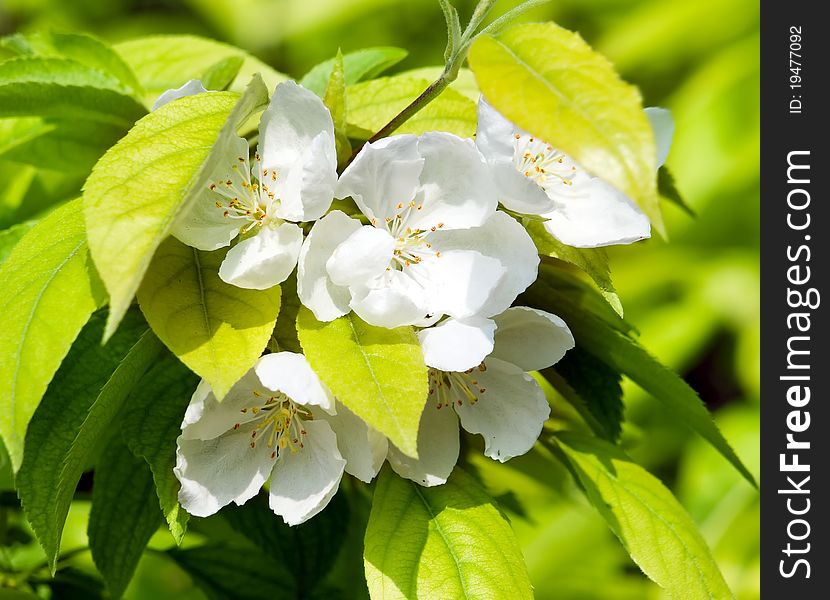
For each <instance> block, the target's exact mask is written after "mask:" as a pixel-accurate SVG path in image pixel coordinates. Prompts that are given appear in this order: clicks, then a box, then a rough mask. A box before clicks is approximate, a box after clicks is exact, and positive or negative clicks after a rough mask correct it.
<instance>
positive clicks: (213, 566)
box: [167, 517, 297, 600]
mask: <svg viewBox="0 0 830 600" xmlns="http://www.w3.org/2000/svg"><path fill="white" fill-rule="evenodd" d="M274 518H276V517H274ZM167 555H168V556H169V557H170V558H171V559H173V561H174V562H175V563H176V564H177V565H179V566H180V567H181V568H182V569H184V570H185V571H186V572H187V574H188V575H190V576H191V577H192V578H193V582H194V583H195V584H196V585H197V586H198V587H199V588H200V589H201V590H202V591H203V592H204V593H205V596H207V597H208V599H209V600H262V599H263V598H269V599H272V600H296V598H297V595H296V594H294V593H292V592H293V590H291V588H290V587H289V586H287V585H286V583H287V582H286V578H287V576H288V575H287V574H286V570H285V569H284V568H283V567H282V565H280V564H279V563H274V559H273V558H271V557H270V556H266V555H265V554H264V553H263V552H262V551H261V550H259V549H254V548H250V547H244V546H243V547H239V546H229V545H225V544H208V545H205V546H197V547H195V548H187V549H172V550H168V551H167Z"/></svg>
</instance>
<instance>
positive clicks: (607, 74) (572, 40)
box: [469, 23, 664, 233]
mask: <svg viewBox="0 0 830 600" xmlns="http://www.w3.org/2000/svg"><path fill="white" fill-rule="evenodd" d="M469 61H470V66H471V68H472V70H473V72H474V73H475V75H476V80H477V81H478V85H479V87H480V88H481V91H482V93H483V94H484V96H485V97H486V98H487V100H488V101H489V102H490V103H491V104H492V105H493V106H494V107H495V108H496V109H497V110H498V111H499V112H501V113H502V114H503V115H504V116H505V117H507V118H508V119H509V120H511V121H513V122H514V123H516V124H517V125H518V126H519V127H521V128H522V129H525V130H527V131H530V132H531V133H533V134H534V135H537V136H539V137H540V138H541V139H543V140H545V141H547V142H548V143H550V144H553V145H554V146H556V147H558V148H560V149H561V150H563V151H564V152H566V153H567V154H569V155H570V156H572V157H573V158H574V160H576V161H577V162H578V163H580V164H581V165H582V166H584V167H585V168H586V169H587V170H588V171H590V172H591V173H593V174H595V175H598V176H600V177H602V178H603V179H605V180H607V181H608V182H609V183H611V184H612V185H614V186H615V187H617V188H618V189H620V190H621V191H623V192H624V193H626V194H627V195H628V196H629V197H630V198H632V199H634V200H635V201H636V202H637V203H638V204H639V205H640V206H641V207H642V208H643V210H644V211H645V213H646V214H647V215H648V217H649V219H651V223H652V225H653V226H654V227H655V229H657V230H658V231H659V232H661V233H664V227H663V221H662V217H661V214H660V206H659V203H658V200H657V187H656V176H655V174H656V170H657V165H656V163H655V160H656V158H655V157H656V155H657V153H656V150H655V142H654V134H653V133H652V130H651V126H650V125H649V122H648V119H647V118H646V116H645V113H644V112H643V107H642V101H641V98H640V94H639V92H638V91H637V89H636V88H635V87H633V86H631V85H628V84H626V83H625V82H623V81H622V80H621V79H620V77H619V76H618V75H617V73H616V71H615V70H614V67H613V66H612V65H611V63H610V62H608V60H607V59H605V58H604V57H603V56H601V55H600V54H598V53H596V52H595V51H594V50H593V49H591V47H590V46H588V44H586V43H585V42H584V41H583V39H582V38H581V37H580V36H579V35H578V34H576V33H573V32H571V31H568V30H566V29H563V28H561V27H559V26H558V25H555V24H554V23H532V24H523V25H514V26H512V27H510V28H508V29H506V30H504V31H503V32H502V33H500V34H499V35H498V36H496V37H493V36H490V35H483V36H480V37H479V38H478V39H476V41H475V42H474V43H473V45H472V46H471V47H470V55H469Z"/></svg>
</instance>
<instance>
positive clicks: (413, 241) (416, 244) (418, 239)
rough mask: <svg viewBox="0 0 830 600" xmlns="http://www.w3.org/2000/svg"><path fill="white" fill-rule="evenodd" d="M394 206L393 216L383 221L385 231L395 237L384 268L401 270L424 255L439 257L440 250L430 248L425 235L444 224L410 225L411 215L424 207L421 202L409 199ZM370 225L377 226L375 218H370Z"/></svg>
mask: <svg viewBox="0 0 830 600" xmlns="http://www.w3.org/2000/svg"><path fill="white" fill-rule="evenodd" d="M395 208H397V213H396V214H395V216H394V217H386V221H385V223H384V226H385V227H386V231H388V232H389V235H391V236H392V237H393V238H395V250H394V252H393V254H392V260H391V262H390V263H389V266H388V267H387V268H386V270H387V271H391V270H397V271H401V270H403V269H405V268H406V267H409V266H412V265H413V264H414V265H417V264H418V263H420V262H421V261H422V260H423V259H424V257H425V256H430V257H433V256H434V257H436V258H438V257H440V256H441V252H440V251H437V250H433V249H432V244H430V243H429V242H428V241H427V237H428V236H429V235H430V234H431V233H434V232H436V231H438V230H439V229H443V228H444V224H443V223H438V224H436V225H434V226H433V227H430V228H429V229H418V228H414V227H411V226H410V225H409V224H408V222H409V221H410V220H411V218H412V215H414V214H417V213H418V211H421V210H423V208H424V205H423V204H417V203H416V202H415V201H414V200H410V201H409V202H408V203H404V202H398V205H397V206H396V207H395ZM372 225H374V226H375V227H377V226H378V224H377V219H372Z"/></svg>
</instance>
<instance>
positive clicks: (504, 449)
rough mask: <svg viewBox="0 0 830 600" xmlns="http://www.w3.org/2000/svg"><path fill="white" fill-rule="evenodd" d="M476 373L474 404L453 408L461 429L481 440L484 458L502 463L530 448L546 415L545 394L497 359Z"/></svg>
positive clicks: (536, 384) (510, 366)
mask: <svg viewBox="0 0 830 600" xmlns="http://www.w3.org/2000/svg"><path fill="white" fill-rule="evenodd" d="M485 365H486V367H487V368H486V370H485V371H483V372H476V374H475V376H476V382H477V385H478V386H480V389H483V390H485V391H484V392H479V390H476V391H477V392H478V393H476V395H477V396H478V401H477V402H476V403H475V404H472V405H471V404H470V403H469V402H463V403H462V404H461V405H458V404H456V406H455V410H456V412H457V413H458V417H459V418H460V419H461V426H462V427H463V428H464V429H466V430H467V431H469V432H470V433H480V434H481V435H482V436H483V437H484V454H485V455H486V456H489V457H490V458H492V459H494V460H498V461H500V462H505V461H507V460H509V459H511V458H513V457H514V456H519V455H522V454H524V453H526V452H527V451H528V450H530V449H531V448H532V447H533V444H535V443H536V440H537V439H538V438H539V434H540V433H541V432H542V426H543V425H544V423H545V421H546V420H547V418H548V415H550V406H549V405H548V403H547V400H546V399H545V393H544V392H543V391H542V388H541V387H540V386H539V384H538V383H536V380H534V379H533V378H532V377H531V376H530V375H528V374H527V373H525V372H524V371H522V370H521V369H520V368H519V367H516V366H514V365H511V364H510V363H506V362H504V361H501V360H499V359H497V358H488V359H487V360H486V361H485Z"/></svg>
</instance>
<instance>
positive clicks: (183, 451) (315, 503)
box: [173, 352, 346, 525]
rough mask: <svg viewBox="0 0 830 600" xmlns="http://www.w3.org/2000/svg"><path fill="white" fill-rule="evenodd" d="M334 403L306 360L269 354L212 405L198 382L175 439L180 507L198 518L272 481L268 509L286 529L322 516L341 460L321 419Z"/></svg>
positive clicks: (209, 393)
mask: <svg viewBox="0 0 830 600" xmlns="http://www.w3.org/2000/svg"><path fill="white" fill-rule="evenodd" d="M333 412H334V398H333V397H332V396H331V393H330V392H329V391H328V390H327V389H326V387H325V386H324V385H323V384H322V383H321V382H320V380H319V379H318V378H317V375H316V374H315V373H314V371H312V370H311V367H310V366H309V364H308V362H307V361H306V359H305V357H304V356H303V355H301V354H294V353H292V352H280V353H277V354H268V355H266V356H263V357H262V358H260V359H259V361H258V362H257V364H256V365H255V366H254V367H253V368H252V369H251V370H250V371H248V373H247V374H246V375H245V376H244V377H243V378H242V379H240V380H239V382H237V383H236V385H234V387H233V388H231V391H230V392H228V395H227V396H226V397H225V398H224V399H223V400H222V402H217V400H216V397H215V396H214V395H213V392H212V391H211V390H210V386H209V385H208V384H207V383H206V382H205V381H204V380H203V381H202V382H201V383H200V384H199V386H198V387H197V388H196V392H195V393H194V394H193V397H192V398H191V400H190V405H189V406H188V407H187V411H186V413H185V416H184V421H183V422H182V433H181V435H180V436H179V438H178V440H177V448H176V467H175V468H174V470H173V472H174V473H175V475H176V477H177V478H178V479H179V481H180V482H181V490H180V491H179V502H180V503H181V505H182V507H184V509H185V510H186V511H187V512H189V513H191V514H193V515H196V516H200V517H204V516H208V515H212V514H214V513H215V512H216V511H218V510H219V509H220V508H222V507H223V506H225V505H227V504H229V503H230V502H235V503H236V504H238V505H242V504H244V503H245V502H247V501H248V500H249V499H250V498H252V497H253V496H255V495H256V494H257V492H258V491H259V489H260V488H261V487H262V485H263V484H264V483H265V482H266V481H267V480H268V478H269V477H270V479H271V485H270V498H269V504H270V506H271V509H272V510H273V511H274V512H275V513H276V514H278V515H280V516H281V517H282V518H283V519H284V520H285V522H286V523H288V524H289V525H297V524H299V523H302V522H304V521H306V520H308V519H310V518H311V517H313V516H314V515H316V514H317V513H319V512H320V511H321V510H323V509H324V508H325V507H326V505H327V504H328V503H329V500H331V498H332V497H333V496H334V494H335V492H337V488H338V486H339V484H340V479H341V477H342V475H343V470H344V466H345V464H346V461H345V460H344V459H343V457H342V456H341V454H340V451H339V450H338V447H337V439H336V436H335V433H334V431H332V428H331V426H330V425H329V423H328V422H327V421H326V420H324V418H323V417H327V416H328V415H329V414H330V413H333Z"/></svg>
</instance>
